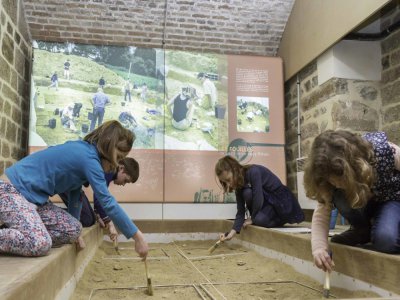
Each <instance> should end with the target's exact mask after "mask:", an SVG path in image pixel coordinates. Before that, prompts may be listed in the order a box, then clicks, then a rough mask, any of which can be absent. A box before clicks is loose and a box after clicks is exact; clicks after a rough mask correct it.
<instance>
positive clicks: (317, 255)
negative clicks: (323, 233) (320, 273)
mask: <svg viewBox="0 0 400 300" xmlns="http://www.w3.org/2000/svg"><path fill="white" fill-rule="evenodd" d="M313 256H314V264H315V265H316V266H317V268H319V269H322V270H324V271H325V272H326V271H328V272H331V271H332V268H333V267H334V266H335V263H334V262H333V260H332V258H331V256H330V255H329V253H328V251H327V250H325V249H317V250H315V251H314V252H313Z"/></svg>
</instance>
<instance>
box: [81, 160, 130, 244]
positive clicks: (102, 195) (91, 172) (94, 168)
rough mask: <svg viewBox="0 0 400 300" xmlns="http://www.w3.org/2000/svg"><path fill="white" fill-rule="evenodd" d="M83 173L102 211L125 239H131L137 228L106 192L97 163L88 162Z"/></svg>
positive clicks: (101, 170)
mask: <svg viewBox="0 0 400 300" xmlns="http://www.w3.org/2000/svg"><path fill="white" fill-rule="evenodd" d="M85 173H86V178H87V179H88V181H89V184H90V186H91V187H92V189H93V192H94V195H95V196H96V198H97V200H98V201H99V203H100V205H101V206H102V207H103V209H104V211H105V212H106V213H107V215H108V216H109V217H110V219H111V220H112V221H113V223H114V224H115V226H117V227H118V229H119V230H121V232H122V233H123V234H124V236H125V237H126V238H127V239H130V238H132V237H133V236H134V235H135V233H136V232H137V231H138V228H137V226H136V225H135V224H134V223H133V221H132V220H131V219H130V218H129V216H128V215H127V214H126V213H125V211H124V210H123V209H122V208H121V206H120V205H119V204H118V203H117V201H116V200H115V198H114V197H113V196H112V195H111V194H110V192H109V191H108V187H107V183H106V180H105V178H104V171H103V169H102V168H101V165H100V164H99V162H98V161H88V162H87V163H86V167H85Z"/></svg>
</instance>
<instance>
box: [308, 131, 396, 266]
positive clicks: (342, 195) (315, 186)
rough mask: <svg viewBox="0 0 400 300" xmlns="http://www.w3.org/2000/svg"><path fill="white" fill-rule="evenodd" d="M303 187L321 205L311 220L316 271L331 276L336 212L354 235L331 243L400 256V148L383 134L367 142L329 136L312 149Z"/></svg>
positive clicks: (362, 138) (344, 134) (346, 234)
mask: <svg viewBox="0 0 400 300" xmlns="http://www.w3.org/2000/svg"><path fill="white" fill-rule="evenodd" d="M304 187H305V189H306V194H307V196H308V197H309V198H310V199H314V200H317V201H318V203H317V208H316V209H315V211H314V214H313V218H312V227H311V230H312V239H311V244H312V254H313V257H314V262H315V265H316V266H317V267H318V268H320V269H323V270H329V271H330V270H331V269H332V267H333V266H334V263H333V261H332V259H331V257H330V255H329V253H328V231H329V220H330V215H331V210H332V208H333V206H334V207H336V208H337V209H338V211H339V212H340V214H341V215H342V216H344V217H345V218H346V219H347V220H348V221H349V223H350V225H351V226H350V229H349V230H347V231H345V232H343V233H341V234H338V235H334V236H333V237H332V238H331V242H334V243H339V244H344V245H349V246H356V245H359V244H361V245H362V244H366V243H369V242H371V243H372V247H373V248H374V249H375V250H377V251H380V252H386V253H400V243H399V241H400V227H399V224H400V148H399V147H398V146H396V145H394V144H392V143H390V142H389V141H388V139H387V136H386V134H385V133H384V132H371V133H366V134H364V135H363V136H360V135H358V134H355V133H352V132H350V131H346V130H337V131H333V130H327V131H325V132H323V133H321V134H320V135H318V136H317V137H316V138H315V140H314V142H313V144H312V147H311V151H310V155H309V157H308V162H307V165H306V168H305V172H304Z"/></svg>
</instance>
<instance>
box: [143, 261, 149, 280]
mask: <svg viewBox="0 0 400 300" xmlns="http://www.w3.org/2000/svg"><path fill="white" fill-rule="evenodd" d="M144 268H145V269H146V277H147V279H148V278H149V270H148V268H147V260H146V259H145V260H144Z"/></svg>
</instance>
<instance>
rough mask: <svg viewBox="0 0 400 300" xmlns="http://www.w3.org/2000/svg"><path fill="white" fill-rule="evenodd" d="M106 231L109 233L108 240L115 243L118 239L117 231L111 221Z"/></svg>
mask: <svg viewBox="0 0 400 300" xmlns="http://www.w3.org/2000/svg"><path fill="white" fill-rule="evenodd" d="M108 231H109V233H108V235H109V237H110V239H111V240H112V241H115V240H116V239H117V237H118V231H117V229H116V228H115V225H114V223H113V222H112V221H110V223H108Z"/></svg>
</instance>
